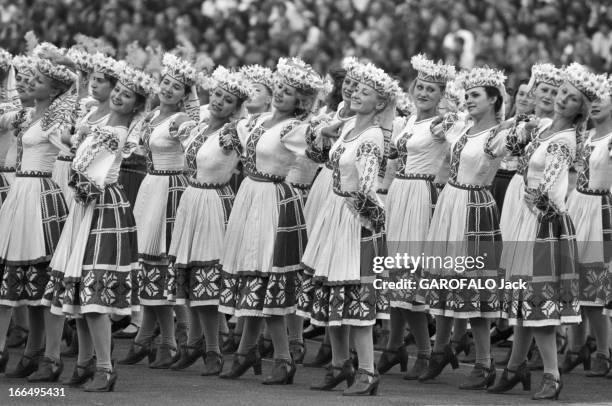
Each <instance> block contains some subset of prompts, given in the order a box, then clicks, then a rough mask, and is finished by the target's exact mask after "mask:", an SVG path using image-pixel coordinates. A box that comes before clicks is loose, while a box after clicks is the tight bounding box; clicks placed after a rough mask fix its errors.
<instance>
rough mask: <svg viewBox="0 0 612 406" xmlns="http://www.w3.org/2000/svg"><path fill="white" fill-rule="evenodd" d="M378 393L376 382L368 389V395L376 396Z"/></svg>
mask: <svg viewBox="0 0 612 406" xmlns="http://www.w3.org/2000/svg"><path fill="white" fill-rule="evenodd" d="M377 394H378V384H377V385H375V386H374V387H373V388H372V390H370V396H376V395H377Z"/></svg>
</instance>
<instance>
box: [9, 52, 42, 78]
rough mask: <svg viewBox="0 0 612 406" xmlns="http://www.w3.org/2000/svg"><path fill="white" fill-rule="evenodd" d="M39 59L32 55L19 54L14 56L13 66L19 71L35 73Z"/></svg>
mask: <svg viewBox="0 0 612 406" xmlns="http://www.w3.org/2000/svg"><path fill="white" fill-rule="evenodd" d="M36 62H37V60H36V59H35V58H33V57H31V56H25V55H17V56H16V57H14V58H13V62H12V63H13V66H14V67H15V69H17V72H19V73H25V74H29V75H33V74H34V70H35V69H36Z"/></svg>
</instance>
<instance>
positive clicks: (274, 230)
mask: <svg viewBox="0 0 612 406" xmlns="http://www.w3.org/2000/svg"><path fill="white" fill-rule="evenodd" d="M306 242H307V233H306V224H305V221H304V215H303V208H302V201H301V199H300V196H299V195H298V194H297V193H296V192H295V191H294V189H293V188H292V187H291V186H290V185H289V184H287V183H286V182H271V181H270V180H268V179H261V178H257V179H256V180H254V179H253V178H251V177H250V176H249V177H248V178H245V180H244V181H243V182H242V185H241V186H240V190H239V191H238V194H237V195H236V200H235V202H234V206H233V209H232V214H231V216H230V218H229V221H228V225H227V231H226V234H225V240H224V246H223V249H224V252H223V255H222V257H221V265H222V281H223V287H222V289H221V296H220V300H219V311H221V312H223V313H226V314H234V315H236V316H258V317H262V316H272V315H286V314H292V313H294V312H295V308H296V304H297V296H296V295H297V284H298V281H299V274H300V273H301V271H302V267H301V265H300V260H301V258H302V254H303V252H304V248H305V246H306Z"/></svg>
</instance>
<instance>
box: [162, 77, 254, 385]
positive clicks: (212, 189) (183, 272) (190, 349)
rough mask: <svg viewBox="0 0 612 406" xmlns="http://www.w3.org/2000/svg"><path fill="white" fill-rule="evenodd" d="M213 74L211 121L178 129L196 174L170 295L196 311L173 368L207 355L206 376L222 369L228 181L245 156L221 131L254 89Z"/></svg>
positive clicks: (178, 229) (182, 207) (180, 220)
mask: <svg viewBox="0 0 612 406" xmlns="http://www.w3.org/2000/svg"><path fill="white" fill-rule="evenodd" d="M212 77H213V80H215V82H216V85H215V86H214V87H213V88H212V91H211V92H210V101H209V104H208V109H209V111H210V116H209V120H208V122H207V123H206V124H205V125H204V126H198V127H195V128H193V127H194V126H195V123H193V122H192V126H191V127H187V126H185V128H184V129H183V132H182V134H179V138H180V139H182V140H184V145H185V155H186V157H187V165H188V167H189V169H190V171H191V177H190V178H189V186H188V187H187V189H186V190H185V192H184V193H183V196H182V198H181V203H180V204H179V207H178V210H177V213H176V221H175V226H174V232H173V235H172V242H171V244H170V250H169V251H168V255H169V257H170V260H171V264H172V266H171V278H170V281H169V284H170V285H169V296H168V298H169V299H170V300H174V301H176V303H179V304H187V305H188V306H189V310H190V313H191V328H190V330H189V337H188V341H187V345H186V347H185V348H184V349H183V351H181V358H180V359H179V360H178V361H176V362H175V363H174V364H173V365H172V366H171V368H172V369H175V370H178V369H183V368H187V367H189V366H190V365H192V364H193V363H194V362H195V361H196V360H197V359H198V358H199V357H202V356H204V365H205V369H204V373H203V374H202V375H203V376H208V375H218V374H219V373H220V372H221V370H222V368H223V357H222V356H221V351H220V348H219V311H218V306H219V294H220V292H221V269H220V266H219V258H220V257H221V253H222V251H223V249H222V245H221V243H222V242H223V238H224V235H225V225H226V224H227V220H228V218H229V215H230V211H231V207H232V203H233V200H234V193H233V192H232V190H231V188H230V187H229V181H230V179H231V177H232V174H233V173H234V171H235V169H236V166H237V165H238V162H239V158H240V157H239V155H238V154H237V152H236V151H233V150H230V151H226V150H224V149H222V148H221V147H220V146H219V137H220V134H221V132H222V131H231V129H230V128H229V127H228V128H226V129H225V130H224V128H225V127H224V126H225V125H226V124H228V123H230V122H231V121H232V120H235V119H236V118H237V117H239V115H240V111H241V108H242V106H243V103H244V102H245V100H246V99H247V98H248V97H249V91H250V87H249V83H248V81H247V80H246V79H245V78H244V77H243V76H242V75H241V74H238V73H230V72H229V71H228V70H227V69H225V68H223V67H219V68H217V69H216V70H215V72H214V73H213V76H212ZM202 332H203V333H204V339H205V342H206V348H204V347H203V342H202Z"/></svg>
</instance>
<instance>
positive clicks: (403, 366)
mask: <svg viewBox="0 0 612 406" xmlns="http://www.w3.org/2000/svg"><path fill="white" fill-rule="evenodd" d="M400 371H401V372H406V371H408V360H407V359H403V360H400Z"/></svg>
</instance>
